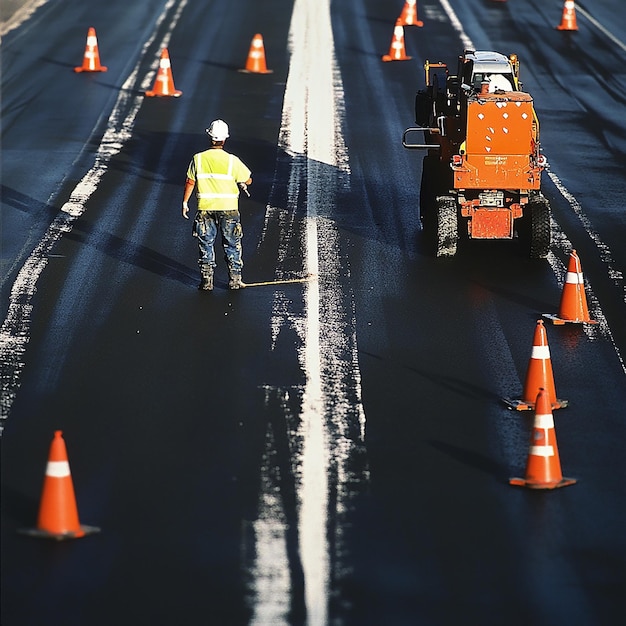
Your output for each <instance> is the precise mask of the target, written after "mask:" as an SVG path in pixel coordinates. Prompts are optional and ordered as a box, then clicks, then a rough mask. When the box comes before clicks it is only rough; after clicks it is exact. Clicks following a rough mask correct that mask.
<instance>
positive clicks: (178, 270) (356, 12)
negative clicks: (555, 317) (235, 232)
mask: <svg viewBox="0 0 626 626" xmlns="http://www.w3.org/2000/svg"><path fill="white" fill-rule="evenodd" d="M39 4H41V6H38V8H36V10H35V11H34V12H33V13H32V15H30V17H28V18H27V19H26V20H25V21H23V22H20V23H18V24H17V25H15V26H14V27H12V28H10V29H9V30H8V32H5V33H4V35H3V40H2V45H1V52H2V309H1V310H2V319H3V323H2V327H1V330H0V342H1V344H0V358H1V360H2V418H3V421H2V427H3V431H2V507H1V509H2V510H1V513H2V562H1V566H2V619H1V622H2V624H3V626H41V625H42V624H46V625H47V626H56V625H59V626H101V625H102V626H104V625H106V626H110V625H112V624H115V625H116V626H144V625H145V626H162V625H163V626H164V625H168V626H170V625H180V626H195V625H198V624H211V625H213V624H215V625H218V626H219V625H230V624H233V625H238V624H259V625H262V626H265V625H275V624H308V625H322V624H337V625H339V624H341V625H354V626H369V625H372V626H379V625H387V624H389V625H404V624H407V625H408V624H411V625H413V624H415V625H433V626H437V625H445V626H447V625H455V626H457V625H461V624H463V625H477V626H478V625H480V626H488V625H494V626H499V625H506V626H515V625H520V626H522V625H529V624H533V625H535V626H543V625H545V626H554V625H561V624H567V625H568V626H604V625H607V626H613V625H615V624H619V623H623V620H624V615H626V600H625V597H626V596H625V594H624V590H625V588H626V534H625V533H624V528H625V524H626V500H625V498H624V494H625V493H626V455H624V453H623V448H624V442H625V441H626V426H625V424H626V408H625V407H626V365H625V358H626V288H625V281H624V272H625V271H626V246H625V245H624V237H625V234H626V205H625V203H624V198H625V197H626V165H625V164H626V123H625V121H624V120H625V117H624V110H625V105H626V88H625V87H624V85H626V70H624V68H625V67H626V24H625V23H624V22H623V20H620V19H619V16H622V17H623V8H622V6H621V4H620V2H619V1H618V0H596V1H595V2H593V3H591V2H581V3H579V4H577V14H576V15H577V23H578V31H575V32H563V31H559V30H557V29H556V28H555V27H556V26H557V25H558V24H559V23H560V21H561V15H562V9H563V4H562V3H561V2H560V1H559V0H550V1H548V2H546V1H545V0H526V1H525V2H518V1H516V0H509V2H492V1H489V0H465V1H464V2H459V1H458V0H427V1H421V2H419V5H418V12H419V17H420V18H421V19H422V20H423V22H424V25H423V27H415V26H412V27H406V28H405V45H406V51H407V53H408V55H410V56H411V57H412V58H411V59H410V60H407V61H401V62H400V61H399V62H392V63H383V62H382V61H381V56H382V55H383V54H386V53H387V52H388V50H389V47H390V41H391V37H392V32H393V26H394V23H395V20H396V17H397V16H398V15H399V14H400V11H401V9H402V7H403V2H402V1H400V0H398V1H395V0H394V2H391V1H388V0H385V1H383V0H353V1H351V2H332V3H331V2H330V0H295V2H292V1H288V0H265V1H264V2H252V1H248V0H241V1H240V2H237V3H233V2H226V1H224V0H214V1H212V2H206V1H200V0H171V1H169V2H166V1H165V0H145V1H143V2H141V3H134V2H130V3H129V2H122V1H121V0H109V1H108V2H106V3H105V2H99V1H96V0H94V1H92V2H88V3H86V2H79V1H78V0H61V1H57V2H43V3H39ZM90 26H93V27H94V28H95V29H96V32H97V37H98V43H99V52H100V57H101V62H102V64H103V65H105V66H107V68H108V71H106V72H101V73H89V74H88V73H75V72H74V71H73V68H74V67H75V66H79V65H81V64H82V56H83V51H84V46H85V37H86V34H87V29H88V28H89V27H90ZM255 33H261V34H262V35H263V39H264V44H265V53H266V61H267V66H268V67H269V68H270V69H271V70H272V73H268V74H246V73H242V72H239V71H238V70H240V69H241V68H243V67H244V64H245V62H246V58H247V54H248V50H249V46H250V43H251V40H252V37H253V35H254V34H255ZM164 47H165V48H167V49H168V50H169V55H170V58H171V62H172V76H173V80H174V82H175V87H176V88H177V89H179V90H181V91H182V92H183V93H182V96H181V97H179V98H172V97H165V98H147V97H145V96H144V92H145V91H146V90H147V89H150V88H151V87H152V85H153V82H154V80H155V76H156V69H157V65H158V61H159V57H160V53H161V50H162V48H164ZM464 48H475V49H487V50H498V51H500V52H502V53H505V54H508V53H511V52H515V53H517V54H518V56H519V58H520V60H521V67H522V69H521V78H522V81H523V84H524V89H525V90H526V91H528V92H529V93H531V94H532V95H533V97H534V100H535V107H536V110H537V113H538V117H539V120H540V123H541V140H542V146H543V149H544V152H545V154H546V156H547V157H548V161H549V163H550V168H549V170H548V171H546V172H544V175H543V183H542V188H543V192H544V194H545V195H546V197H547V198H548V199H549V201H550V204H551V206H552V217H553V222H552V239H553V242H552V250H551V253H550V255H549V257H548V259H546V260H542V261H530V260H529V259H527V258H526V256H525V254H524V252H523V250H522V249H521V246H519V245H518V243H517V241H512V242H464V243H462V244H461V245H460V249H459V252H458V254H457V255H456V256H455V257H454V258H452V259H436V258H433V257H432V256H431V255H429V254H428V252H427V250H426V246H425V245H424V240H423V237H422V232H421V226H420V221H419V211H418V205H419V180H420V176H421V162H422V156H423V153H421V152H418V151H410V150H405V149H404V148H403V147H402V144H401V137H402V132H403V130H404V129H405V128H406V127H408V126H411V125H414V96H415V92H416V90H417V89H419V88H421V87H423V83H424V78H423V70H422V65H423V63H424V61H425V60H426V59H429V60H431V61H444V62H447V63H449V64H450V65H451V67H453V68H454V67H455V66H456V58H457V56H458V55H459V54H460V53H461V52H462V50H463V49H464ZM215 118H223V119H224V120H226V121H227V122H228V124H229V125H230V128H231V137H230V139H229V141H228V143H227V149H229V150H231V151H232V152H234V153H236V154H237V155H239V156H240V157H241V158H242V160H243V161H244V162H245V163H246V164H247V165H248V166H249V167H250V169H251V170H252V171H253V180H254V182H253V185H252V186H251V188H250V192H251V197H250V198H242V200H241V213H242V221H243V225H244V233H245V236H244V240H243V243H244V259H245V267H244V281H245V282H246V283H248V284H250V286H249V287H246V288H245V289H242V290H240V291H229V290H228V289H227V275H226V270H225V265H224V262H223V260H222V258H221V253H220V252H219V251H218V255H217V256H218V268H217V274H216V288H215V290H214V291H213V292H211V293H205V292H199V291H198V290H197V289H196V286H197V283H198V278H199V276H198V269H197V265H196V247H195V243H194V240H193V238H192V237H191V229H190V222H189V221H186V220H184V219H183V218H182V216H181V212H180V211H181V200H182V190H183V185H184V179H185V172H186V168H187V164H188V162H189V160H190V158H191V156H192V155H193V154H194V153H195V152H198V151H200V150H203V149H205V147H206V145H207V143H206V136H205V135H204V132H203V131H204V128H205V127H207V126H208V124H209V123H210V121H211V120H212V119H215ZM572 249H575V250H576V251H577V252H578V255H579V257H580V259H581V263H582V267H583V272H584V277H585V288H586V297H587V299H588V303H589V308H590V312H591V316H592V317H593V319H594V320H595V321H597V322H598V323H597V324H593V325H592V324H587V325H580V324H576V325H567V326H553V325H551V324H549V323H546V329H547V334H548V340H549V348H550V354H551V364H552V367H553V370H554V378H555V385H556V388H557V392H558V396H559V397H561V398H563V399H567V400H568V402H569V406H568V407H567V408H565V409H560V410H558V411H555V412H554V421H555V433H556V435H557V440H558V451H559V454H560V460H561V465H562V469H563V474H564V475H565V476H567V477H573V478H576V479H577V482H576V484H574V485H573V486H568V487H567V488H564V489H556V490H549V491H536V490H530V489H523V488H519V487H513V486H511V485H510V484H509V482H508V479H509V478H510V477H512V476H523V473H524V471H525V464H526V460H527V456H528V451H529V438H530V434H531V429H532V424H533V417H532V412H516V411H510V410H508V409H507V408H506V407H505V405H504V403H503V402H502V399H503V398H505V397H512V396H515V395H519V394H520V393H521V390H522V384H523V379H524V375H525V372H526V369H527V366H528V364H529V357H530V354H531V347H532V339H533V332H534V328H535V325H536V322H537V320H538V319H540V318H541V315H542V313H554V312H556V310H557V308H558V305H559V300H560V296H561V292H562V287H563V282H564V279H565V273H566V267H567V263H568V259H569V256H570V253H571V251H572ZM281 281H283V282H281ZM284 281H289V282H284ZM254 283H269V284H263V285H257V286H253V285H252V284H254ZM57 430H61V431H62V432H63V437H64V439H65V442H66V445H67V451H68V458H69V464H70V467H71V476H72V480H73V484H74V489H75V499H76V503H77V506H78V510H79V514H80V521H81V523H82V524H85V525H91V526H95V527H98V528H99V529H100V532H99V533H97V534H94V535H92V536H88V537H85V538H80V539H72V540H68V541H62V542H59V541H54V540H46V539H39V538H34V537H31V536H27V535H23V534H21V533H20V532H18V531H19V530H21V529H28V528H33V527H34V526H35V524H36V520H37V514H38V507H39V504H40V497H41V492H42V484H43V479H44V473H45V471H46V462H47V456H48V451H49V448H50V443H51V441H52V438H53V436H54V432H55V431H57Z"/></svg>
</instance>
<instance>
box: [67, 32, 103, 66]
mask: <svg viewBox="0 0 626 626" xmlns="http://www.w3.org/2000/svg"><path fill="white" fill-rule="evenodd" d="M107 69H108V68H106V67H105V66H104V65H100V53H99V52H98V38H97V37H96V29H95V28H93V26H90V27H89V30H88V31H87V44H86V45H85V54H84V55H83V64H82V65H81V66H80V67H75V68H74V71H75V72H106V71H107Z"/></svg>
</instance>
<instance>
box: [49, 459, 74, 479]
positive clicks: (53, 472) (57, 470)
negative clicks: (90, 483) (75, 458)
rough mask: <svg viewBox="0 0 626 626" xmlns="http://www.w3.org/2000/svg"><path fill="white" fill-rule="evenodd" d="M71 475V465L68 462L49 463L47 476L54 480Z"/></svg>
mask: <svg viewBox="0 0 626 626" xmlns="http://www.w3.org/2000/svg"><path fill="white" fill-rule="evenodd" d="M69 475H70V464H69V463H68V462H67V461H48V465H46V476H50V477H52V478H66V477H67V476H69Z"/></svg>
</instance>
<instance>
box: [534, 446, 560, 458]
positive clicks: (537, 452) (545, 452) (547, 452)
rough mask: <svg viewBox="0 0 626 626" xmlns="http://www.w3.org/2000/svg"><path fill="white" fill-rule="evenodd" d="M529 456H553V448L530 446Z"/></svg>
mask: <svg viewBox="0 0 626 626" xmlns="http://www.w3.org/2000/svg"><path fill="white" fill-rule="evenodd" d="M530 454H531V455H532V456H554V448H553V447H552V446H530Z"/></svg>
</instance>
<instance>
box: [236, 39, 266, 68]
mask: <svg viewBox="0 0 626 626" xmlns="http://www.w3.org/2000/svg"><path fill="white" fill-rule="evenodd" d="M239 71H240V72H245V73H248V74H271V73H272V72H273V71H274V70H268V69H267V65H266V64H265V46H264V45H263V37H262V36H261V35H260V34H259V33H257V34H256V35H255V36H254V37H253V38H252V43H251V44H250V50H249V52H248V59H247V60H246V67H245V68H244V69H242V70H239Z"/></svg>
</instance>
